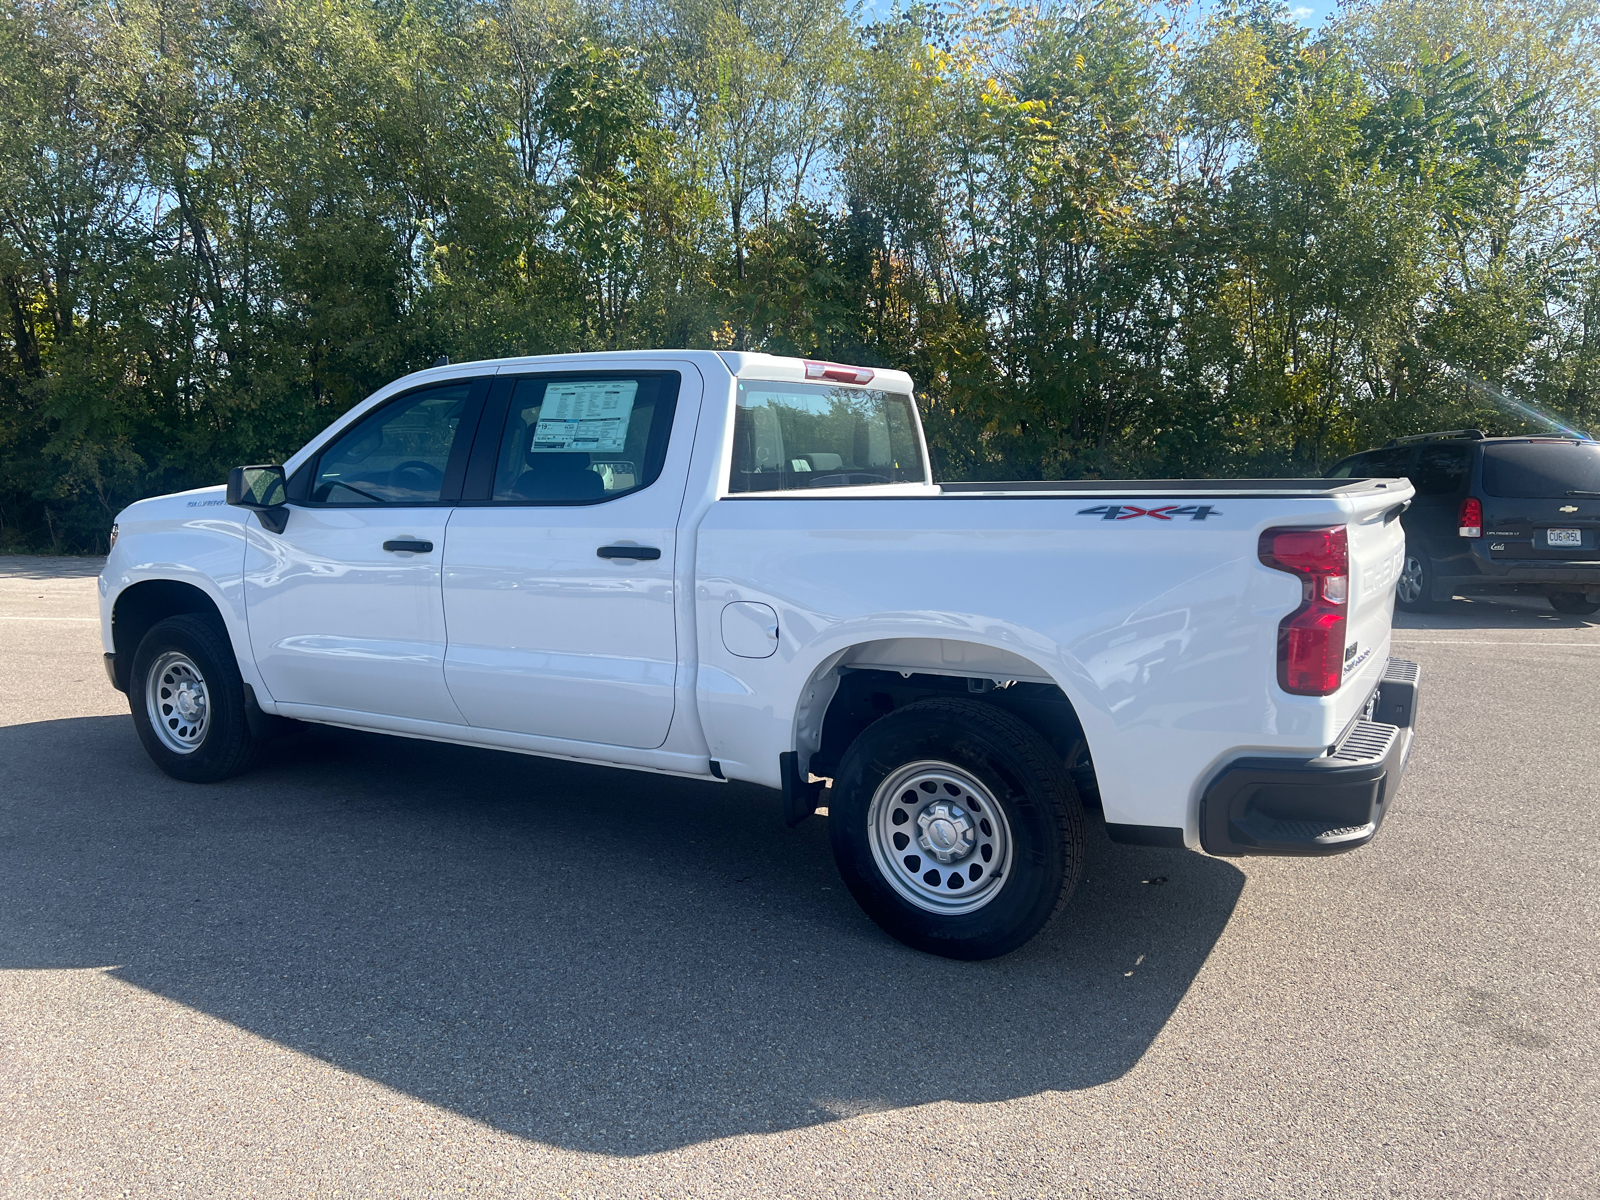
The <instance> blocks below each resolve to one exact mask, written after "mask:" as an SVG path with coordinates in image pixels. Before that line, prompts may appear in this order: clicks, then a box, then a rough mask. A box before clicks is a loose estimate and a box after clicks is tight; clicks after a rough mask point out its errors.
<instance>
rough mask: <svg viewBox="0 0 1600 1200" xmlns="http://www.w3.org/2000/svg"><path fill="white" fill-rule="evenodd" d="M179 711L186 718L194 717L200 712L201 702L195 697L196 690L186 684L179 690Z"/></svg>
mask: <svg viewBox="0 0 1600 1200" xmlns="http://www.w3.org/2000/svg"><path fill="white" fill-rule="evenodd" d="M177 702H178V711H179V712H180V713H182V714H183V715H184V716H186V717H193V716H194V715H195V714H196V713H198V712H199V711H200V700H199V697H198V696H196V695H195V693H194V689H193V688H191V687H190V686H189V685H188V684H184V685H183V686H182V687H180V688H179V689H178V696H177Z"/></svg>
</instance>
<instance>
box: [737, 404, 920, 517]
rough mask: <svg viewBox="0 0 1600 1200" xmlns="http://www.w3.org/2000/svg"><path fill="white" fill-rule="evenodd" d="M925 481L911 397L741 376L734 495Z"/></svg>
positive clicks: (918, 432)
mask: <svg viewBox="0 0 1600 1200" xmlns="http://www.w3.org/2000/svg"><path fill="white" fill-rule="evenodd" d="M927 482H928V475H927V468H926V465H925V458H924V455H923V452H922V438H921V432H920V430H919V428H918V426H917V419H916V410H915V408H914V407H913V405H912V400H911V397H910V396H909V395H907V394H905V393H902V392H889V391H883V390H880V389H877V388H864V387H845V386H834V385H830V384H813V383H782V382H769V381H766V380H757V379H745V380H740V381H739V388H738V396H737V400H736V404H735V408H734V418H733V461H732V465H731V467H730V469H729V474H728V491H729V492H730V493H735V494H737V493H745V492H789V491H815V490H817V489H826V488H844V487H870V486H874V485H883V484H896V483H927Z"/></svg>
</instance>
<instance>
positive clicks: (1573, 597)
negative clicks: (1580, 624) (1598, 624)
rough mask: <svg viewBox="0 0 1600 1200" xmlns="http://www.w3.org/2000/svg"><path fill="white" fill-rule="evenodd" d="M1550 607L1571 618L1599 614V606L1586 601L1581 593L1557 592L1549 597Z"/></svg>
mask: <svg viewBox="0 0 1600 1200" xmlns="http://www.w3.org/2000/svg"><path fill="white" fill-rule="evenodd" d="M1550 607H1551V608H1553V609H1555V610H1556V611H1557V612H1558V613H1566V614H1567V615H1568V616H1572V617H1587V616H1589V615H1590V614H1591V613H1596V612H1600V604H1596V603H1595V602H1594V601H1592V600H1588V599H1586V598H1585V597H1584V594H1583V593H1582V592H1557V593H1556V594H1555V595H1553V596H1551V597H1550Z"/></svg>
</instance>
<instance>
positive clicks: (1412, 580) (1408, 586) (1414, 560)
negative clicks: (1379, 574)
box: [1394, 547, 1439, 612]
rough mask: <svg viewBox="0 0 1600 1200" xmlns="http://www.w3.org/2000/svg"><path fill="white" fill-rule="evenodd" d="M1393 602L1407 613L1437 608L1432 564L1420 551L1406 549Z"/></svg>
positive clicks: (1396, 582)
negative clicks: (1434, 596)
mask: <svg viewBox="0 0 1600 1200" xmlns="http://www.w3.org/2000/svg"><path fill="white" fill-rule="evenodd" d="M1394 602H1395V605H1396V607H1398V608H1403V609H1405V610H1406V611H1407V612H1432V611H1433V610H1434V609H1436V608H1438V607H1439V602H1438V601H1437V600H1435V599H1434V598H1433V563H1431V562H1430V561H1429V560H1428V556H1427V555H1426V554H1424V553H1423V552H1422V551H1421V550H1412V549H1410V548H1409V547H1408V548H1407V549H1406V561H1405V565H1404V566H1402V567H1401V568H1400V578H1399V579H1398V580H1396V581H1395V585H1394Z"/></svg>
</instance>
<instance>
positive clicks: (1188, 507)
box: [1078, 504, 1222, 521]
mask: <svg viewBox="0 0 1600 1200" xmlns="http://www.w3.org/2000/svg"><path fill="white" fill-rule="evenodd" d="M1078 515H1079V516H1080V517H1099V518H1100V519H1101V520H1103V521H1126V520H1128V519H1130V518H1132V517H1154V518H1155V519H1156V520H1158V521H1170V520H1172V518H1173V517H1188V518H1189V519H1190V520H1191V521H1204V520H1205V519H1206V518H1207V517H1210V516H1218V517H1220V516H1221V515H1222V514H1221V513H1220V512H1218V511H1217V510H1216V509H1215V508H1213V507H1211V505H1209V504H1184V505H1181V506H1180V505H1177V504H1163V505H1161V506H1160V507H1159V508H1140V507H1139V506H1138V505H1137V504H1097V505H1096V506H1095V507H1094V508H1080V509H1079V510H1078Z"/></svg>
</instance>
